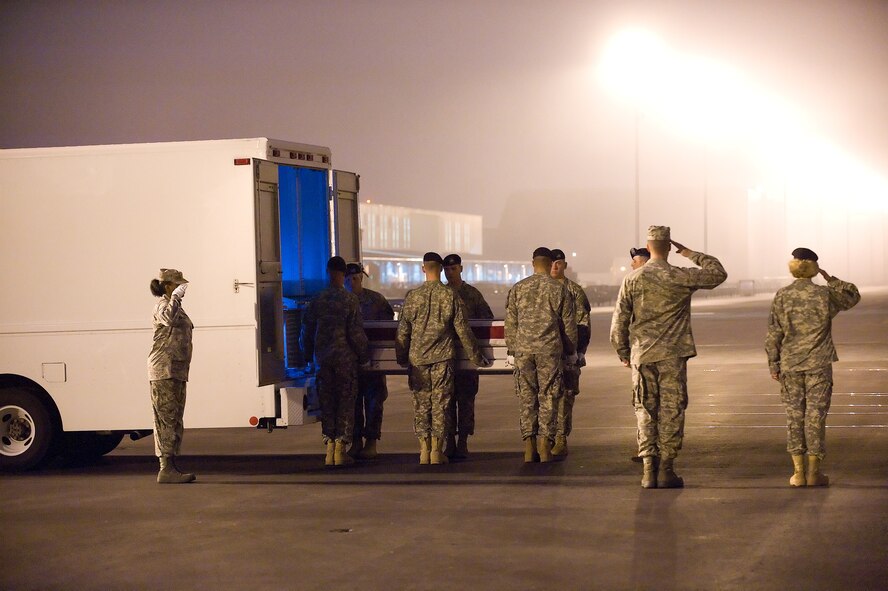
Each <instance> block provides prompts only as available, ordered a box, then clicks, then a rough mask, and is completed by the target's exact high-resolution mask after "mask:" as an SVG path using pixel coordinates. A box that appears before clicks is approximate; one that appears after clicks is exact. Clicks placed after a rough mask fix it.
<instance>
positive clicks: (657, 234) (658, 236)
mask: <svg viewBox="0 0 888 591" xmlns="http://www.w3.org/2000/svg"><path fill="white" fill-rule="evenodd" d="M647 239H648V240H671V237H670V235H669V226H651V227H649V228H648V235H647Z"/></svg>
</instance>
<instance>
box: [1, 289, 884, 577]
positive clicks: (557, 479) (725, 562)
mask: <svg viewBox="0 0 888 591" xmlns="http://www.w3.org/2000/svg"><path fill="white" fill-rule="evenodd" d="M769 303H770V300H769V299H768V298H736V299H732V300H727V301H721V302H711V301H707V302H705V303H703V302H701V305H696V304H695V312H694V320H693V326H694V334H695V337H696V339H697V345H698V353H699V355H698V357H697V358H695V359H693V360H691V361H690V363H689V370H688V374H689V384H690V385H689V389H690V406H689V408H688V413H687V424H686V432H685V448H684V450H683V451H682V452H681V454H680V456H679V458H678V459H677V460H676V470H677V472H678V473H679V474H680V475H682V476H683V477H684V479H685V483H686V487H685V488H684V489H679V490H643V489H641V487H640V486H639V483H640V479H641V467H640V465H639V464H635V463H632V462H630V457H631V456H632V455H633V454H634V451H635V426H634V424H635V423H634V414H633V411H632V408H631V396H630V372H629V370H628V369H626V368H623V367H622V366H621V365H620V364H619V362H618V360H617V358H616V355H615V354H614V353H613V351H612V349H611V348H610V345H609V343H608V339H607V333H608V327H609V324H610V311H609V310H601V311H596V312H595V313H594V314H593V338H592V344H591V346H590V351H589V354H588V356H587V360H588V361H589V366H588V367H587V368H585V369H584V371H583V375H582V378H581V394H580V397H579V398H578V400H577V404H576V407H575V411H574V432H573V434H572V435H571V437H570V455H569V457H568V458H567V460H566V461H564V462H557V463H551V464H524V463H523V461H522V457H523V453H522V452H523V446H522V443H521V438H520V434H519V430H518V410H517V400H516V398H515V395H514V392H513V385H512V379H511V376H484V377H482V379H481V393H480V394H479V395H478V399H477V405H476V408H477V410H476V414H477V428H476V435H475V436H474V437H472V438H471V439H470V442H469V443H470V450H471V452H472V453H471V457H470V458H469V459H468V460H465V461H460V462H454V463H451V464H448V465H444V466H420V465H418V446H417V443H416V439H415V438H414V436H413V434H412V406H411V399H410V395H409V392H408V390H407V387H406V379H405V378H404V377H401V376H395V377H389V390H390V394H389V400H388V402H387V403H386V416H385V422H384V425H383V439H382V440H381V441H380V444H379V450H380V452H381V456H380V458H379V459H378V460H375V461H371V462H364V463H361V464H359V465H357V466H355V467H349V468H338V469H330V468H325V467H324V466H323V451H324V449H323V445H322V444H321V440H320V428H319V426H318V425H309V426H305V427H297V428H293V429H289V430H281V431H276V432H274V433H271V434H267V433H265V432H263V431H257V430H253V429H249V428H245V429H219V430H187V431H186V433H185V439H184V445H183V457H182V458H181V461H180V466H181V467H182V468H183V469H187V470H189V471H194V472H196V473H197V474H198V480H197V482H195V483H194V484H189V485H181V486H160V485H157V484H156V483H155V481H154V478H155V474H156V470H157V465H156V459H155V458H154V457H153V443H152V441H151V439H150V438H146V439H143V440H140V441H136V442H131V441H129V440H125V441H124V442H123V443H122V444H121V446H120V447H119V448H118V449H117V450H115V451H114V452H112V453H111V454H109V455H108V456H106V457H105V458H103V459H102V460H101V461H100V462H98V463H96V464H92V465H79V466H78V465H65V464H62V463H56V464H54V465H51V466H50V467H48V468H46V469H44V470H42V471H40V472H32V473H25V474H6V475H2V476H0V490H2V491H3V495H2V497H3V504H2V509H0V523H2V524H3V528H2V529H3V532H4V534H5V535H4V541H3V543H2V550H0V552H2V556H3V560H2V568H0V589H5V590H15V589H102V590H104V589H247V588H249V589H298V590H303V589H324V590H339V589H361V590H373V589H508V590H510V591H514V590H522V589H781V590H783V589H885V588H888V582H886V581H888V561H886V559H885V550H884V549H885V547H886V544H888V290H885V289H881V290H864V294H863V300H862V302H861V303H860V304H859V305H858V306H857V307H856V308H854V309H853V310H851V311H849V312H844V313H842V314H840V315H839V316H838V318H837V319H836V320H835V321H834V337H835V340H836V343H837V348H838V352H839V357H840V358H841V361H839V362H838V363H836V364H835V366H834V368H835V392H834V395H833V403H832V408H831V410H830V415H829V419H828V425H829V426H828V432H827V458H826V459H825V461H824V470H825V472H826V473H827V474H829V475H830V478H831V480H832V484H831V486H830V487H829V488H811V489H808V488H803V489H793V488H790V487H789V486H788V480H789V477H790V475H791V473H792V464H791V461H790V458H789V456H788V454H787V453H786V451H785V437H786V431H785V415H784V412H783V407H782V405H781V404H780V398H779V387H778V385H777V383H776V382H774V381H772V380H771V379H770V377H769V375H768V367H767V362H766V359H765V355H764V345H763V343H764V336H765V332H766V323H767V311H768V306H769Z"/></svg>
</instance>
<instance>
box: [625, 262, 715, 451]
mask: <svg viewBox="0 0 888 591" xmlns="http://www.w3.org/2000/svg"><path fill="white" fill-rule="evenodd" d="M688 258H689V259H691V260H692V261H693V262H694V263H695V264H696V265H699V266H700V267H701V268H700V269H695V268H682V267H674V266H672V265H670V264H669V263H668V262H667V261H665V260H663V259H651V260H650V261H648V262H647V264H645V265H644V266H643V267H640V268H638V269H636V270H635V271H632V272H631V273H629V274H628V275H626V277H625V278H624V279H623V284H622V285H621V286H620V294H619V296H618V297H617V305H616V307H615V309H614V315H613V318H612V320H611V330H610V339H611V344H612V345H613V347H614V349H615V350H616V352H617V355H619V356H620V359H621V360H624V361H630V362H631V364H632V387H633V397H632V398H633V399H632V402H633V404H634V406H635V417H636V421H637V424H638V455H639V456H641V457H648V456H655V457H656V456H659V457H661V458H674V457H676V455H678V450H680V449H681V444H682V439H683V437H684V412H685V409H686V408H687V405H688V386H687V360H688V359H689V358H690V357H694V356H695V355H697V349H696V347H695V346H694V336H693V334H692V333H691V296H692V295H693V293H694V292H695V291H697V290H698V289H712V288H714V287H716V286H718V285H720V284H721V283H722V282H724V280H725V279H727V277H728V274H727V273H726V272H725V269H724V267H722V264H721V263H720V262H719V261H718V259H716V258H715V257H713V256H710V255H707V254H703V253H700V252H693V251H691V252H690V254H689V255H688Z"/></svg>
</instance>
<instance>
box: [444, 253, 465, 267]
mask: <svg viewBox="0 0 888 591" xmlns="http://www.w3.org/2000/svg"><path fill="white" fill-rule="evenodd" d="M450 265H462V259H461V258H459V255H458V254H449V255H447V256H446V257H444V266H445V267H449V266H450Z"/></svg>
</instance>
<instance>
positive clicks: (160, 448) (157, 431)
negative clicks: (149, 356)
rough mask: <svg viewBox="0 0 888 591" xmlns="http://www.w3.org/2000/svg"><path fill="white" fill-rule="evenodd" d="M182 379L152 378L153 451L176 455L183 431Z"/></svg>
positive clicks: (183, 384) (183, 395)
mask: <svg viewBox="0 0 888 591" xmlns="http://www.w3.org/2000/svg"><path fill="white" fill-rule="evenodd" d="M186 383H187V382H183V381H182V380H152V382H151V406H152V408H153V409H154V453H155V454H156V455H157V457H160V456H177V455H179V447H180V446H181V445H182V434H183V433H184V431H185V427H184V424H183V423H182V415H184V414H185V385H186Z"/></svg>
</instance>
